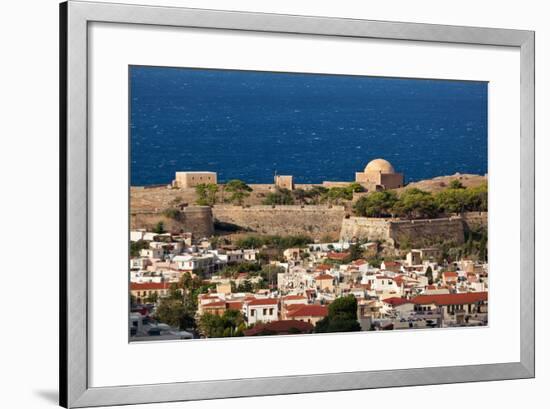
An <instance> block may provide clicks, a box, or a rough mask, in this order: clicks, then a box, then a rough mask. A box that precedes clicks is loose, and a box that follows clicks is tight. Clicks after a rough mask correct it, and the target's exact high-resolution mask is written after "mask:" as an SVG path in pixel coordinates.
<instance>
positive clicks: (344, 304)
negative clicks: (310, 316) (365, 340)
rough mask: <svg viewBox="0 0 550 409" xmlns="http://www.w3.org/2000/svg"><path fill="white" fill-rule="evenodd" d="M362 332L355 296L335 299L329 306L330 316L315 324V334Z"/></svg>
mask: <svg viewBox="0 0 550 409" xmlns="http://www.w3.org/2000/svg"><path fill="white" fill-rule="evenodd" d="M351 331H361V325H360V324H359V322H358V321H357V300H356V299H355V297H354V296H353V295H347V296H345V297H340V298H337V299H335V300H334V301H333V302H332V303H330V304H329V306H328V315H327V316H326V317H325V318H323V319H321V320H319V321H318V322H317V324H315V332H318V333H322V332H351Z"/></svg>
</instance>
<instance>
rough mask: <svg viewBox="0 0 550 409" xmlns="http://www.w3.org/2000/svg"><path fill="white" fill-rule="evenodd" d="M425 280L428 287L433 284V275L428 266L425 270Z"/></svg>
mask: <svg viewBox="0 0 550 409" xmlns="http://www.w3.org/2000/svg"><path fill="white" fill-rule="evenodd" d="M426 278H427V279H428V284H429V285H432V284H433V283H434V275H433V271H432V268H431V267H430V266H428V268H427V269H426Z"/></svg>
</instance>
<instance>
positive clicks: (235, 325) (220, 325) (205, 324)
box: [199, 310, 246, 338]
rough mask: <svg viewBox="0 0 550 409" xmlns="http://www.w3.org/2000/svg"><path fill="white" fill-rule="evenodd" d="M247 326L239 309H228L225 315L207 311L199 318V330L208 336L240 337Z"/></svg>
mask: <svg viewBox="0 0 550 409" xmlns="http://www.w3.org/2000/svg"><path fill="white" fill-rule="evenodd" d="M245 328H246V326H245V324H244V318H243V315H242V313H241V312H240V311H238V310H226V311H224V313H223V315H221V316H219V315H215V314H209V313H205V314H203V315H202V316H201V317H200V319H199V330H200V332H201V333H202V334H204V335H205V336H206V337H208V338H222V337H238V336H242V335H243V331H244V329H245Z"/></svg>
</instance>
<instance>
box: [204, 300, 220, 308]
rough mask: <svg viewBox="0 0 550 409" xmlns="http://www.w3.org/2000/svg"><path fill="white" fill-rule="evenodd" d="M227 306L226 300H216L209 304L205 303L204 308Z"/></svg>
mask: <svg viewBox="0 0 550 409" xmlns="http://www.w3.org/2000/svg"><path fill="white" fill-rule="evenodd" d="M220 307H223V308H226V305H225V301H214V302H210V303H208V304H203V306H202V308H220Z"/></svg>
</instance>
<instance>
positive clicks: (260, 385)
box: [60, 1, 535, 407]
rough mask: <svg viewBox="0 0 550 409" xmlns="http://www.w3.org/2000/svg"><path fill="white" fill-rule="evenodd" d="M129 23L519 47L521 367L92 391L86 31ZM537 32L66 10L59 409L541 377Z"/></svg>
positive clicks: (78, 5)
mask: <svg viewBox="0 0 550 409" xmlns="http://www.w3.org/2000/svg"><path fill="white" fill-rule="evenodd" d="M91 22H107V23H123V24H132V25H147V26H170V27H192V28H209V29H223V30H236V31H247V32H263V33H286V34H308V35H313V36H329V37H347V38H356V39H371V38H375V39H385V40H390V41H391V40H412V41H422V42H436V43H446V44H472V45H490V46H502V47H513V48H516V49H519V51H520V64H521V66H520V75H521V83H520V109H521V112H520V125H521V128H520V133H521V135H520V141H521V142H520V143H521V149H520V165H519V168H520V172H521V174H520V180H521V188H520V192H521V197H520V223H521V230H520V232H521V234H520V246H521V248H520V268H521V271H520V275H521V287H520V305H521V311H520V317H521V319H520V324H519V325H520V359H519V360H518V361H516V362H502V363H494V364H481V365H465V366H440V367H428V368H410V369H400V370H381V371H357V372H345V373H321V374H316V375H303V376H301V375H300V376H276V377H266V378H263V377H262V378H249V379H230V380H220V381H204V382H203V381H197V382H174V383H162V384H140V385H131V384H130V385H125V386H112V387H91V386H90V383H89V352H88V344H89V340H88V337H89V326H88V318H89V314H90V305H89V303H88V298H89V286H88V282H89V281H88V280H89V279H90V277H89V268H88V267H89V265H88V261H89V259H88V250H89V247H88V235H89V232H88V225H89V224H88V217H89V210H90V209H89V206H90V205H89V190H88V187H89V178H90V177H91V175H90V169H89V168H88V163H89V162H88V155H89V141H88V126H89V125H90V124H89V120H88V118H89V111H88V80H89V79H88V63H89V61H88V52H89V38H88V25H89V23H91ZM534 42H535V34H534V32H532V31H524V30H509V29H494V28H479V27H460V26H443V25H433V24H416V23H401V22H399V23H398V22H382V21H368V20H353V19H339V18H326V17H309V16H307V17H306V16H290V15H275V14H263V13H245V12H228V11H217V10H199V9H186V8H177V7H153V6H139V5H123V4H108V3H101V4H99V3H90V2H80V1H69V2H66V3H62V4H61V5H60V129H61V135H60V169H61V171H60V203H61V205H60V220H61V225H60V233H61V234H60V404H61V405H62V406H64V407H89V406H104V405H122V404H139V403H149V402H169V401H187V400H202V399H220V398H231V397H247V396H263V395H278V394H295V393H310V392H323V391H341V390H354V389H368V388H382V387H399V386H415V385H429V384H445V383H459V382H478V381H492V380H504V379H522V378H532V377H534V376H535V345H534V339H535V337H534V332H535V326H534V318H535V310H534V308H535V307H534V306H535V303H534V294H535V291H534V290H535V282H534V281H535V279H534V277H535V274H534V273H535V271H534V260H535V258H534V241H535V211H534V206H535V204H534V203H535V201H534V195H535V182H534V175H535V170H534V169H535V168H534V157H535V155H534V149H535V136H534V129H535V127H534V124H535V117H534V100H535V99H534V83H535V72H534V67H535V65H534V58H535V56H534V50H535V47H534Z"/></svg>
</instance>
